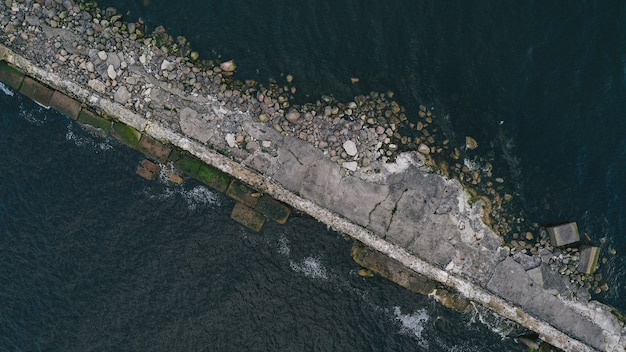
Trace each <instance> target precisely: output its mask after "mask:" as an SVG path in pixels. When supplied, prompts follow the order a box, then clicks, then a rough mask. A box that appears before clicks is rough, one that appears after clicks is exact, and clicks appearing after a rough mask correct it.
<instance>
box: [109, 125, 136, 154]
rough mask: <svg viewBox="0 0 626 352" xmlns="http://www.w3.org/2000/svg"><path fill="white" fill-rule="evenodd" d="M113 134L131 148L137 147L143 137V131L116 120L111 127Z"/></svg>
mask: <svg viewBox="0 0 626 352" xmlns="http://www.w3.org/2000/svg"><path fill="white" fill-rule="evenodd" d="M111 136H113V137H114V138H115V139H117V140H118V141H120V142H122V143H124V144H126V145H127V146H129V147H131V148H136V147H137V145H138V144H139V140H140V139H141V132H139V131H137V130H136V129H134V128H132V127H130V126H128V125H125V124H123V123H121V122H115V123H114V124H113V128H111Z"/></svg>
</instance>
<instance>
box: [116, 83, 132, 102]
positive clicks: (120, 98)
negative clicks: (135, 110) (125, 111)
mask: <svg viewBox="0 0 626 352" xmlns="http://www.w3.org/2000/svg"><path fill="white" fill-rule="evenodd" d="M130 98H131V94H130V92H129V91H128V89H126V86H121V87H119V88H118V89H117V90H116V91H115V94H113V99H115V101H116V102H118V103H120V104H122V105H126V103H127V102H128V100H129V99H130Z"/></svg>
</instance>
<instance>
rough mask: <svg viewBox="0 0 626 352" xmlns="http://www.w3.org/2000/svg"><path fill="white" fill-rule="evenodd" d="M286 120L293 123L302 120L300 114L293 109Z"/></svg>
mask: <svg viewBox="0 0 626 352" xmlns="http://www.w3.org/2000/svg"><path fill="white" fill-rule="evenodd" d="M285 118H286V119H287V121H289V122H291V123H296V122H297V121H298V120H299V119H300V112H298V110H295V109H291V110H289V112H288V113H287V115H285Z"/></svg>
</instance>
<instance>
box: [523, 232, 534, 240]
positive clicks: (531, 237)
mask: <svg viewBox="0 0 626 352" xmlns="http://www.w3.org/2000/svg"><path fill="white" fill-rule="evenodd" d="M525 237H526V239H527V240H529V241H530V240H532V239H533V238H535V237H534V236H533V234H532V232H526V235H525Z"/></svg>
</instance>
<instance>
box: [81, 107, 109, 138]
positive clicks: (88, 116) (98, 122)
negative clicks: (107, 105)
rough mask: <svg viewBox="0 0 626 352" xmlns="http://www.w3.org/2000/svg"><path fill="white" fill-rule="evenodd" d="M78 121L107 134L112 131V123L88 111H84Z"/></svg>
mask: <svg viewBox="0 0 626 352" xmlns="http://www.w3.org/2000/svg"><path fill="white" fill-rule="evenodd" d="M77 120H78V122H80V123H82V124H85V125H89V126H91V127H95V128H98V129H101V130H103V131H104V132H107V133H108V132H109V130H110V129H111V121H108V120H106V119H104V118H102V117H100V116H98V114H96V113H95V112H93V111H91V110H88V109H82V110H81V111H80V113H79V114H78V119H77Z"/></svg>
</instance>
